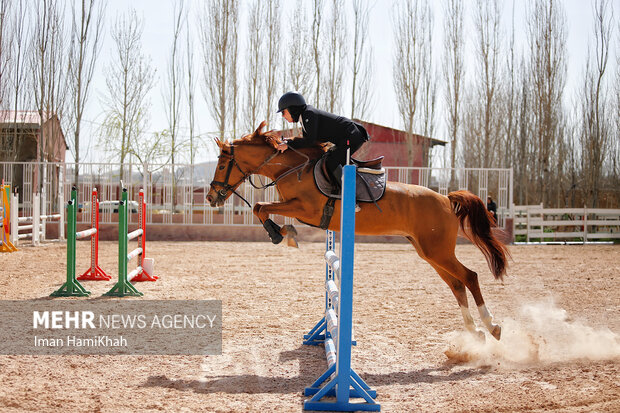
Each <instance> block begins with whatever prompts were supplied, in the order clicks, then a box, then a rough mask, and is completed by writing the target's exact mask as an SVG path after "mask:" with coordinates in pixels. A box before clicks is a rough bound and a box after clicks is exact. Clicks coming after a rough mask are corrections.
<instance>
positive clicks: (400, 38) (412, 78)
mask: <svg viewBox="0 0 620 413" xmlns="http://www.w3.org/2000/svg"><path fill="white" fill-rule="evenodd" d="M427 12H428V5H427V3H426V2H422V1H421V0H413V1H406V2H404V4H403V3H398V4H397V5H396V8H395V11H394V15H393V19H394V37H395V51H394V58H393V73H394V89H395V92H396V99H397V102H398V109H399V111H400V115H401V118H402V121H403V124H404V127H405V131H406V139H407V160H408V165H409V166H413V160H414V159H415V155H416V154H415V153H414V148H415V146H414V140H413V139H414V135H413V130H414V127H415V126H416V121H417V116H419V112H418V111H417V109H418V105H419V99H420V97H419V93H420V89H421V87H422V74H423V67H422V66H423V51H424V48H425V42H426V39H425V37H424V27H423V26H424V22H425V20H426V13H427Z"/></svg>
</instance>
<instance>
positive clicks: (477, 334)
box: [474, 330, 487, 343]
mask: <svg viewBox="0 0 620 413" xmlns="http://www.w3.org/2000/svg"><path fill="white" fill-rule="evenodd" d="M474 337H476V338H477V339H478V341H480V342H482V343H484V342H486V341H487V337H486V336H485V335H484V331H482V330H476V331H475V332H474Z"/></svg>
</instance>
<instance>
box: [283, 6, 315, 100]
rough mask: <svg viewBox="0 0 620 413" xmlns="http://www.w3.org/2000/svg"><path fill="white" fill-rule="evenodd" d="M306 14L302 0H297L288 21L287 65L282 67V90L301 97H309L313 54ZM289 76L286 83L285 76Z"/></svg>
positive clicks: (312, 74)
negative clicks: (294, 92)
mask: <svg viewBox="0 0 620 413" xmlns="http://www.w3.org/2000/svg"><path fill="white" fill-rule="evenodd" d="M306 17H307V14H306V10H305V9H304V3H303V0H297V2H296V4H295V7H294V8H293V15H292V17H291V18H290V19H289V20H290V26H289V29H288V36H287V38H288V44H287V47H286V50H287V51H288V53H287V55H288V56H289V59H288V62H287V64H284V65H282V66H283V67H286V68H287V70H285V71H284V72H283V76H284V78H283V89H282V90H291V89H292V90H296V91H298V92H299V93H301V94H302V95H303V96H310V92H311V90H312V81H313V76H314V73H313V68H312V64H313V54H312V53H309V52H308V51H309V50H312V41H311V39H310V38H309V36H308V32H309V30H310V28H309V26H308V24H307V18H306ZM287 74H288V75H289V76H290V81H287V78H286V75H287Z"/></svg>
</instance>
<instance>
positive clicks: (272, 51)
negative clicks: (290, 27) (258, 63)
mask: <svg viewBox="0 0 620 413" xmlns="http://www.w3.org/2000/svg"><path fill="white" fill-rule="evenodd" d="M265 7H266V18H267V30H266V32H265V34H266V36H267V39H268V41H267V59H268V60H267V63H266V64H264V65H263V68H264V70H265V74H264V78H265V91H266V92H267V94H266V96H265V98H266V99H267V101H266V104H265V106H266V109H267V114H266V115H265V119H266V120H267V124H269V123H270V121H271V116H272V114H273V112H275V111H274V110H273V109H272V108H273V107H274V105H275V100H276V88H277V87H278V85H277V83H278V74H279V65H280V45H281V38H282V34H281V26H280V16H281V15H282V12H281V10H280V0H267V2H266V4H265Z"/></svg>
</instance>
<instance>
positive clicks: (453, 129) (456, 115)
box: [443, 0, 465, 182]
mask: <svg viewBox="0 0 620 413" xmlns="http://www.w3.org/2000/svg"><path fill="white" fill-rule="evenodd" d="M444 16H445V17H444V19H445V20H444V25H443V28H444V54H443V75H444V79H445V89H444V93H445V102H446V109H447V111H448V116H447V118H446V119H447V121H448V135H449V136H450V138H449V139H450V167H451V168H452V169H454V168H455V167H456V155H457V148H458V144H459V142H458V141H459V128H460V126H461V117H462V114H461V111H462V109H461V99H462V96H461V88H462V87H463V80H464V76H465V64H464V61H463V49H464V47H465V46H464V45H465V33H464V31H463V23H464V18H463V16H464V13H463V2H462V1H460V0H445V1H444ZM453 180H454V176H453V175H451V177H450V181H451V182H452V181H453Z"/></svg>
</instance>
